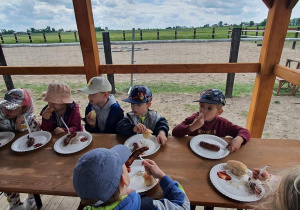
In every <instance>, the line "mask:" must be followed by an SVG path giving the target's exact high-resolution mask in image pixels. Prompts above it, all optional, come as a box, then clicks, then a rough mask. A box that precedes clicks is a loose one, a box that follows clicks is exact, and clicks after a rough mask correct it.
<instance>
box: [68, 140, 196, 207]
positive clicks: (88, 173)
mask: <svg viewBox="0 0 300 210" xmlns="http://www.w3.org/2000/svg"><path fill="white" fill-rule="evenodd" d="M129 156H130V150H129V149H128V148H127V147H126V146H124V145H116V146H114V147H113V148H111V149H105V148H98V149H94V150H91V151H89V152H87V153H86V154H84V155H83V156H82V157H80V158H79V161H78V163H77V164H76V166H75V168H74V170H73V186H74V189H75V191H76V193H77V195H78V196H79V197H80V199H81V203H83V204H84V205H87V206H86V207H85V208H84V210H104V209H106V210H109V209H115V210H119V209H124V210H127V209H128V210H139V209H166V210H167V209H172V210H173V209H174V210H176V209H189V207H190V203H189V200H188V198H187V197H186V195H185V193H184V191H183V189H182V187H181V185H180V184H179V183H178V182H176V181H173V180H172V179H171V178H170V177H169V176H168V175H166V174H165V173H164V172H163V171H161V169H160V168H159V167H158V166H157V165H156V163H155V162H154V161H152V160H148V159H146V160H144V161H143V165H144V167H145V170H146V171H147V173H149V174H151V175H153V176H154V177H155V178H158V179H159V180H160V186H161V188H162V190H163V192H164V196H165V198H162V199H160V200H154V199H152V198H149V197H143V198H142V197H141V196H140V195H139V194H138V193H137V192H136V191H135V190H132V189H128V186H129V184H130V177H129V174H128V171H127V168H126V166H125V162H126V161H127V159H128V158H129Z"/></svg>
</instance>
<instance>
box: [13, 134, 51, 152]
mask: <svg viewBox="0 0 300 210" xmlns="http://www.w3.org/2000/svg"><path fill="white" fill-rule="evenodd" d="M27 136H28V134H26V135H24V136H22V137H20V138H18V139H17V140H16V141H15V142H14V143H13V144H12V145H11V149H12V150H13V151H15V152H27V151H31V150H35V149H39V148H41V147H43V146H45V145H46V144H47V143H48V142H49V141H50V139H51V137H52V135H51V133H49V132H47V131H37V132H33V133H32V136H33V138H34V139H35V142H34V145H33V146H31V147H28V146H27V140H28V139H27ZM37 144H42V145H41V146H38V147H36V145H37Z"/></svg>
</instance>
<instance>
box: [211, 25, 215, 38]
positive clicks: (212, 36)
mask: <svg viewBox="0 0 300 210" xmlns="http://www.w3.org/2000/svg"><path fill="white" fill-rule="evenodd" d="M211 38H212V39H214V38H215V28H213V30H212V34H211Z"/></svg>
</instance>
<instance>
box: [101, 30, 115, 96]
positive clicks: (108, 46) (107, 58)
mask: <svg viewBox="0 0 300 210" xmlns="http://www.w3.org/2000/svg"><path fill="white" fill-rule="evenodd" d="M102 38H103V47H104V55H105V63H106V64H113V62H112V55H111V44H110V38H109V32H102ZM107 79H108V81H109V82H110V84H111V86H112V91H111V93H112V94H115V93H116V87H115V78H114V74H107Z"/></svg>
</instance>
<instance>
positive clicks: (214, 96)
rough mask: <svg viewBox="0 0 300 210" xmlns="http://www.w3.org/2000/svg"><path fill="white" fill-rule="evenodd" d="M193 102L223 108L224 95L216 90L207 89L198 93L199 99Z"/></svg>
mask: <svg viewBox="0 0 300 210" xmlns="http://www.w3.org/2000/svg"><path fill="white" fill-rule="evenodd" d="M194 102H200V103H201V102H202V103H208V104H222V105H223V106H225V104H226V101H225V96H224V94H223V93H222V92H221V91H220V90H217V89H207V90H204V91H203V92H202V93H200V99H199V100H197V101H194Z"/></svg>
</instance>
